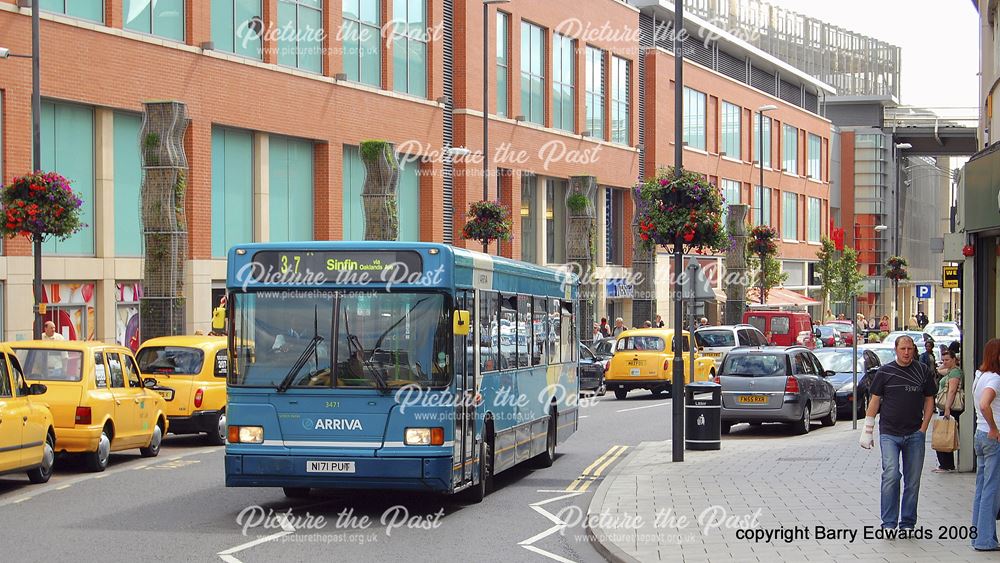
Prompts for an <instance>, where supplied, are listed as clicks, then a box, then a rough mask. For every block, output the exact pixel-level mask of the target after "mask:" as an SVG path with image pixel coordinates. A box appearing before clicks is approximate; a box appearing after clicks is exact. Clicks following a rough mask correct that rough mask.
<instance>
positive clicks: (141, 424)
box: [120, 352, 155, 446]
mask: <svg viewBox="0 0 1000 563" xmlns="http://www.w3.org/2000/svg"><path fill="white" fill-rule="evenodd" d="M120 355H121V358H122V367H123V368H125V386H126V387H127V388H128V392H129V394H130V395H131V396H132V402H133V404H134V405H135V406H134V407H133V408H134V409H135V422H136V433H137V434H136V440H137V441H138V443H139V445H142V446H145V445H146V441H147V438H148V437H149V435H150V434H151V433H152V431H153V424H155V420H154V418H153V417H154V416H155V413H153V412H152V411H153V410H155V399H154V398H153V397H152V393H153V392H152V391H147V390H146V389H145V388H144V387H143V386H142V376H141V375H140V374H139V366H138V365H137V364H136V363H135V358H133V357H132V356H131V355H129V354H126V353H124V352H123V353H121V354H120Z"/></svg>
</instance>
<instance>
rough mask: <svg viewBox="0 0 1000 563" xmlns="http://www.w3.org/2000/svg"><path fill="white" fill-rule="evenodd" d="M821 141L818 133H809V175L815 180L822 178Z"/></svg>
mask: <svg viewBox="0 0 1000 563" xmlns="http://www.w3.org/2000/svg"><path fill="white" fill-rule="evenodd" d="M822 147H823V141H822V139H821V138H820V137H819V135H813V134H812V133H810V134H809V171H808V173H809V176H810V177H812V178H813V179H815V180H822V166H821V162H822V155H821V151H822Z"/></svg>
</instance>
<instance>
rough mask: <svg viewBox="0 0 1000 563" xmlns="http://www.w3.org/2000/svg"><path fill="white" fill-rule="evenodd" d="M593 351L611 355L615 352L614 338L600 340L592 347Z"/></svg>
mask: <svg viewBox="0 0 1000 563" xmlns="http://www.w3.org/2000/svg"><path fill="white" fill-rule="evenodd" d="M594 352H595V353H597V354H598V355H600V356H612V355H614V353H615V341H614V340H601V341H600V342H598V343H597V346H596V347H595V348H594Z"/></svg>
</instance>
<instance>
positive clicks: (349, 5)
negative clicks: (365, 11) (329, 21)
mask: <svg viewBox="0 0 1000 563" xmlns="http://www.w3.org/2000/svg"><path fill="white" fill-rule="evenodd" d="M360 2H361V0H344V2H343V4H342V5H341V9H342V10H343V17H344V19H345V20H355V21H357V20H359V19H361V8H360Z"/></svg>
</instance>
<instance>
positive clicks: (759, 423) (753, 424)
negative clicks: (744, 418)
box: [750, 422, 764, 428]
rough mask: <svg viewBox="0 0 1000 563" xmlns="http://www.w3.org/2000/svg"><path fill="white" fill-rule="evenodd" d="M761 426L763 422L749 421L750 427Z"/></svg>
mask: <svg viewBox="0 0 1000 563" xmlns="http://www.w3.org/2000/svg"><path fill="white" fill-rule="evenodd" d="M761 426H764V423H763V422H751V423H750V428H760V427H761Z"/></svg>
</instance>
